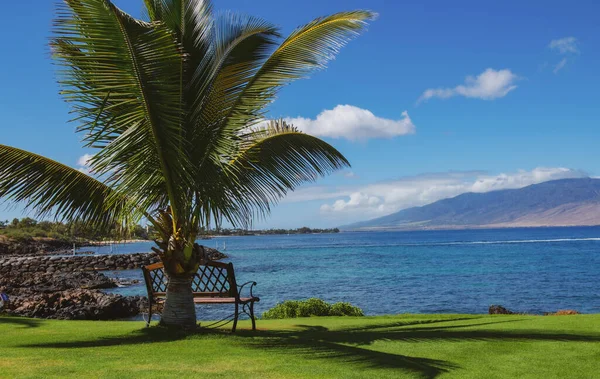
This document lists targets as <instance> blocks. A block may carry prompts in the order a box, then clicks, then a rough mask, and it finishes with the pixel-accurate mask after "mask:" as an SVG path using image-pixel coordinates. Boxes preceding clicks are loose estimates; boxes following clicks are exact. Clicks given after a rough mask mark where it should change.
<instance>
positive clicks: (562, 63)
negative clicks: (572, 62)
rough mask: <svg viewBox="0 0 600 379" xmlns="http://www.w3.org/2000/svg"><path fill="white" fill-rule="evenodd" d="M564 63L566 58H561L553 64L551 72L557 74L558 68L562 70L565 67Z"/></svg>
mask: <svg viewBox="0 0 600 379" xmlns="http://www.w3.org/2000/svg"><path fill="white" fill-rule="evenodd" d="M566 64H567V58H563V59H561V60H560V62H558V63H557V64H556V66H554V69H553V70H552V72H553V73H555V74H557V73H558V72H559V71H560V70H562V69H563V68H564V67H565V65H566Z"/></svg>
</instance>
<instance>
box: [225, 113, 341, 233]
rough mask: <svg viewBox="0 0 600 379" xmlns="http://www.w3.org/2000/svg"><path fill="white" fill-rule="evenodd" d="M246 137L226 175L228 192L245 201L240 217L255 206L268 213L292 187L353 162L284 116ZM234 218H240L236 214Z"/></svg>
mask: <svg viewBox="0 0 600 379" xmlns="http://www.w3.org/2000/svg"><path fill="white" fill-rule="evenodd" d="M244 139H245V141H244V142H243V143H242V149H241V151H240V152H239V154H238V155H237V156H236V157H235V158H234V159H232V160H231V161H230V162H229V163H228V164H227V165H226V169H225V172H224V175H222V177H223V184H222V188H226V189H227V191H224V192H227V193H228V196H230V197H231V198H232V201H233V202H235V203H236V204H237V203H238V202H243V203H244V205H238V207H237V208H238V209H239V210H240V213H239V214H238V215H235V216H237V218H238V219H243V218H244V217H248V213H251V212H252V210H253V209H254V210H257V211H258V213H259V215H264V214H266V213H268V212H269V210H270V204H273V203H276V202H277V201H278V200H279V199H281V197H283V196H284V195H285V194H286V193H287V192H288V191H291V190H294V189H295V188H297V187H298V186H299V185H301V184H303V183H306V182H312V181H315V180H316V179H317V178H319V177H320V176H325V175H327V174H329V173H331V172H333V171H336V170H339V169H342V168H344V167H349V166H350V164H349V162H348V160H347V159H346V158H345V157H344V156H343V155H342V154H341V153H340V152H339V151H338V150H336V149H335V148H334V147H333V146H331V145H329V144H328V143H326V142H325V141H323V140H320V139H319V138H316V137H313V136H311V135H308V134H304V133H302V132H300V131H299V130H297V129H296V128H295V127H293V126H292V125H289V124H287V123H285V122H284V121H281V120H280V121H271V122H270V123H269V124H268V125H267V126H266V127H264V128H260V129H257V130H253V131H251V132H250V133H248V134H247V135H246V136H244ZM230 221H232V222H236V219H235V217H234V220H230Z"/></svg>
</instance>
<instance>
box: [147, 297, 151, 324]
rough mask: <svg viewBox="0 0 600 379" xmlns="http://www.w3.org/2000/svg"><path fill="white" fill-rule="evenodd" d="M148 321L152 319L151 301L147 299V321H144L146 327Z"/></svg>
mask: <svg viewBox="0 0 600 379" xmlns="http://www.w3.org/2000/svg"><path fill="white" fill-rule="evenodd" d="M150 321H152V302H151V301H150V300H148V321H147V322H146V328H149V327H150Z"/></svg>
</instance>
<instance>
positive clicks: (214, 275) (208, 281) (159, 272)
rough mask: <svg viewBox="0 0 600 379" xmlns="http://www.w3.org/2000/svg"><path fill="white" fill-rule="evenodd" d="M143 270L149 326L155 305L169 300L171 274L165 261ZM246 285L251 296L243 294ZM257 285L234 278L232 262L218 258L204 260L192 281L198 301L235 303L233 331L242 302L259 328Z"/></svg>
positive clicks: (243, 307) (194, 294)
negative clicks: (256, 309) (254, 291)
mask: <svg viewBox="0 0 600 379" xmlns="http://www.w3.org/2000/svg"><path fill="white" fill-rule="evenodd" d="M142 271H143V273H144V281H145V282H146V290H147V291H148V322H147V324H146V325H147V326H150V320H151V319H152V311H153V306H154V305H158V304H164V302H165V301H166V297H167V287H168V285H169V277H168V276H167V275H166V273H165V269H164V266H163V264H162V263H154V264H151V265H149V266H145V267H142ZM247 285H249V287H248V288H247V289H246V292H249V295H250V296H246V297H242V296H241V292H242V290H243V288H244V287H245V286H247ZM255 285H256V282H247V283H244V284H242V285H238V284H237V282H236V280H235V273H234V271H233V264H232V263H222V262H215V261H208V262H204V263H202V264H201V265H200V267H198V272H196V275H194V277H193V279H192V282H191V286H192V295H193V298H194V303H195V304H233V305H235V312H234V318H233V331H234V332H235V329H236V326H237V321H238V317H239V314H240V309H239V306H240V305H241V306H242V312H244V313H246V314H247V315H248V316H250V319H251V320H252V330H256V319H255V317H254V303H256V302H259V301H260V299H259V298H258V297H256V296H254V295H253V294H252V288H253V287H254V286H255Z"/></svg>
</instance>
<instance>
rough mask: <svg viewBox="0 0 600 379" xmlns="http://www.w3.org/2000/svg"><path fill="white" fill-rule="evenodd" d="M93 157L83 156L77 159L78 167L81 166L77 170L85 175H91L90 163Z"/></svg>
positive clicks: (89, 155)
mask: <svg viewBox="0 0 600 379" xmlns="http://www.w3.org/2000/svg"><path fill="white" fill-rule="evenodd" d="M92 157H93V155H91V154H83V155H82V156H80V157H79V159H77V165H78V166H79V167H78V168H77V170H79V171H81V172H83V173H84V174H88V175H90V174H91V171H90V165H89V161H90V159H92Z"/></svg>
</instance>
